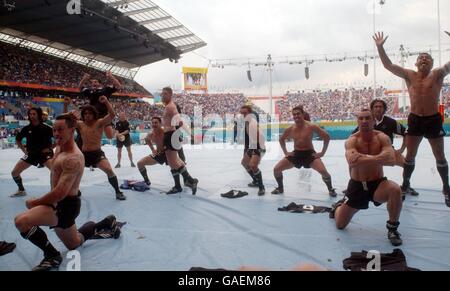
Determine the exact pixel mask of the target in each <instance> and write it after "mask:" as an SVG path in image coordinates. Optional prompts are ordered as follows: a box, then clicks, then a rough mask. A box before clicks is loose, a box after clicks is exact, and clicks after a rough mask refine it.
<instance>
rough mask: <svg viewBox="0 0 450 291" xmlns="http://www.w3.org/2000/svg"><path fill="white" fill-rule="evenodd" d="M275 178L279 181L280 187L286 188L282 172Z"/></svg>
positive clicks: (281, 188)
mask: <svg viewBox="0 0 450 291" xmlns="http://www.w3.org/2000/svg"><path fill="white" fill-rule="evenodd" d="M275 179H276V180H277V183H278V189H280V190H284V185H283V174H281V175H280V176H279V177H275Z"/></svg>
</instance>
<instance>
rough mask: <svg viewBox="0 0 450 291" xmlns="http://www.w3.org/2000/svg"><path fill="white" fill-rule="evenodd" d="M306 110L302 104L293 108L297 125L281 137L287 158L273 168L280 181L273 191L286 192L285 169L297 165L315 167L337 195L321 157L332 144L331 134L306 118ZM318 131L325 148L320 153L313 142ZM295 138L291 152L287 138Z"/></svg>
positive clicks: (332, 192)
mask: <svg viewBox="0 0 450 291" xmlns="http://www.w3.org/2000/svg"><path fill="white" fill-rule="evenodd" d="M303 114H304V111H303V107H302V106H297V107H295V108H294V109H292V116H293V117H294V121H295V125H293V126H291V127H289V128H288V129H286V131H285V132H284V133H283V135H282V136H281V138H280V145H281V149H282V150H283V153H284V155H285V158H284V159H283V160H281V161H280V162H279V163H278V164H277V165H276V166H275V168H274V169H273V172H274V176H275V179H276V180H277V182H278V187H277V188H276V189H275V190H274V191H273V192H272V194H274V195H279V194H283V193H284V185H283V171H286V170H289V169H292V168H293V167H296V168H297V169H301V168H302V167H304V168H305V169H310V168H312V169H314V170H316V171H317V172H319V174H320V175H321V176H322V180H323V181H324V183H325V185H326V186H327V188H328V193H329V195H330V196H331V197H336V196H337V194H336V190H335V189H334V188H333V185H332V182H331V175H330V174H329V173H328V171H327V169H326V167H325V165H324V164H323V162H322V160H321V158H322V157H323V156H325V153H326V152H327V149H328V145H329V144H330V135H329V134H328V133H327V132H326V131H325V130H323V129H322V128H320V127H319V126H317V125H315V124H312V123H310V122H308V121H306V120H305V119H304V115H303ZM314 133H316V134H317V135H318V136H319V137H320V138H321V139H322V140H323V148H322V151H321V152H320V153H316V151H315V150H314V145H313V143H312V140H313V135H314ZM287 139H293V140H294V151H293V152H292V153H289V152H288V151H287V149H286V140H287Z"/></svg>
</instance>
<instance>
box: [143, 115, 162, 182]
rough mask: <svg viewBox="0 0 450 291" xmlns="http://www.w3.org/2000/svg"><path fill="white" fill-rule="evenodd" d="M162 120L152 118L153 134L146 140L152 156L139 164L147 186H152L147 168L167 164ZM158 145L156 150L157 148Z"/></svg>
mask: <svg viewBox="0 0 450 291" xmlns="http://www.w3.org/2000/svg"><path fill="white" fill-rule="evenodd" d="M161 123H162V120H161V118H159V117H153V118H152V132H151V133H149V134H148V135H147V137H146V139H145V141H146V142H147V145H148V146H149V147H150V149H151V151H152V154H151V155H149V156H146V157H144V158H142V159H141V160H140V161H139V162H138V163H137V165H138V169H139V172H140V173H141V175H142V177H143V178H144V181H145V183H146V184H147V185H149V186H150V185H151V182H150V179H149V178H148V175H147V170H146V169H145V166H153V165H158V164H159V165H164V164H167V159H166V153H165V152H164V129H163V128H162V126H161ZM155 145H156V148H155Z"/></svg>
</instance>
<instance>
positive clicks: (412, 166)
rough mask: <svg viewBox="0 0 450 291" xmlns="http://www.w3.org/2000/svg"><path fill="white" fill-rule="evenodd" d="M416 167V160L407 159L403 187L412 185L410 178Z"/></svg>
mask: <svg viewBox="0 0 450 291" xmlns="http://www.w3.org/2000/svg"><path fill="white" fill-rule="evenodd" d="M415 168H416V162H415V161H412V162H410V161H405V165H404V168H403V187H405V188H407V187H409V186H410V182H409V181H410V180H411V176H412V173H413V172H414V169H415Z"/></svg>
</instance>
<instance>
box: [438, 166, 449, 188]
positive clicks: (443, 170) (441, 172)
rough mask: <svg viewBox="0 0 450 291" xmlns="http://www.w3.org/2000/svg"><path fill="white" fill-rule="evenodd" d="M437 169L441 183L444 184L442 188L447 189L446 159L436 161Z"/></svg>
mask: <svg viewBox="0 0 450 291" xmlns="http://www.w3.org/2000/svg"><path fill="white" fill-rule="evenodd" d="M437 170H438V172H439V175H440V176H441V179H442V183H443V184H444V189H448V188H449V185H448V163H447V161H446V160H444V161H441V162H437Z"/></svg>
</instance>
